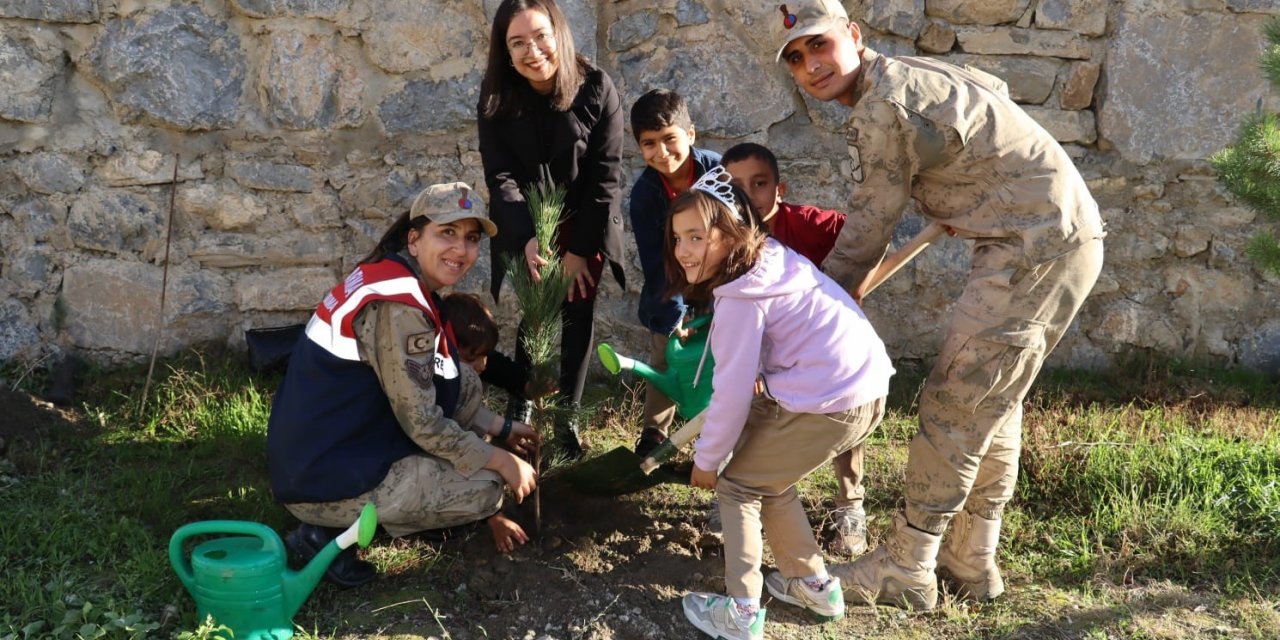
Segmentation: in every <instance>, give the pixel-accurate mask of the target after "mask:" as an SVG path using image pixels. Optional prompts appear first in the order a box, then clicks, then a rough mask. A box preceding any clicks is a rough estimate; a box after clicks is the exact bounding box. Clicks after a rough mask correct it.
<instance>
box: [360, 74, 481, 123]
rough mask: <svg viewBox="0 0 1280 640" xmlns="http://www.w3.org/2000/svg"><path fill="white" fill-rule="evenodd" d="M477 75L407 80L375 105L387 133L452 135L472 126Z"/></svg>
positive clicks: (478, 82) (478, 78) (474, 114)
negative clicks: (453, 132)
mask: <svg viewBox="0 0 1280 640" xmlns="http://www.w3.org/2000/svg"><path fill="white" fill-rule="evenodd" d="M479 86H480V73H479V72H474V73H471V74H468V75H466V76H464V77H462V78H454V79H451V80H440V81H430V80H411V81H409V82H408V83H406V84H405V85H404V88H403V89H401V90H399V91H396V92H393V93H391V94H390V95H388V96H387V97H386V98H385V99H383V101H382V104H380V105H378V119H379V120H381V121H382V128H383V129H385V130H386V132H387V133H428V132H432V131H456V130H458V129H462V128H463V127H470V126H475V119H476V101H477V100H478V96H479V93H478V91H479V90H478V87H479Z"/></svg>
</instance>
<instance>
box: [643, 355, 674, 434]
mask: <svg viewBox="0 0 1280 640" xmlns="http://www.w3.org/2000/svg"><path fill="white" fill-rule="evenodd" d="M670 339H671V338H669V337H667V336H664V335H662V334H660V333H650V334H649V362H647V363H646V364H648V365H649V366H650V367H651V368H652V369H653V370H654V371H666V370H667V341H668V340H670ZM641 418H642V419H643V420H644V424H643V425H642V428H643V427H657V428H658V429H659V430H661V431H662V432H663V433H669V432H670V431H671V423H672V422H674V421H675V419H676V403H675V402H673V401H672V400H671V398H668V397H667V396H666V394H664V393H662V392H661V391H659V390H658V387H657V386H655V385H652V384H649V383H645V385H644V415H642V416H641Z"/></svg>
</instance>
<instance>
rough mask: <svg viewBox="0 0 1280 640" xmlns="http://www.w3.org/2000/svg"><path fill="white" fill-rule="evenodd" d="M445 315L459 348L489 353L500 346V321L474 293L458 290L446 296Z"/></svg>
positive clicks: (477, 352) (478, 352)
mask: <svg viewBox="0 0 1280 640" xmlns="http://www.w3.org/2000/svg"><path fill="white" fill-rule="evenodd" d="M444 315H445V318H447V319H448V321H449V325H450V326H451V327H453V337H454V338H457V340H458V348H459V349H467V350H469V351H472V352H474V353H476V354H477V355H478V354H487V353H489V352H490V351H493V349H494V347H497V346H498V323H497V322H496V321H495V320H494V319H493V313H491V312H490V311H489V307H487V306H485V304H484V303H483V302H481V301H480V297H479V296H477V295H475V294H474V293H463V292H461V291H456V292H454V293H451V294H449V295H447V296H445V297H444Z"/></svg>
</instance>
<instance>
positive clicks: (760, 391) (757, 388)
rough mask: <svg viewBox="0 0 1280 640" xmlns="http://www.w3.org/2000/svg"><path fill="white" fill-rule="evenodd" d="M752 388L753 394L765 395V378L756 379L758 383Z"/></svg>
mask: <svg viewBox="0 0 1280 640" xmlns="http://www.w3.org/2000/svg"><path fill="white" fill-rule="evenodd" d="M752 386H753V387H754V388H753V389H752V390H751V392H752V393H754V394H755V395H757V396H758V395H762V394H763V393H764V378H756V383H755V384H754V385H752Z"/></svg>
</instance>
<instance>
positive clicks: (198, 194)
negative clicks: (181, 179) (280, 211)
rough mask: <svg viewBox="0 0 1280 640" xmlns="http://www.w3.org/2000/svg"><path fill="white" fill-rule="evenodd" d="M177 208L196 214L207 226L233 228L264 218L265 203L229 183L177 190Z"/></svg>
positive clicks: (218, 228)
mask: <svg viewBox="0 0 1280 640" xmlns="http://www.w3.org/2000/svg"><path fill="white" fill-rule="evenodd" d="M177 199H178V202H177V204H178V207H179V210H181V211H182V212H184V213H188V214H191V215H195V216H199V217H200V219H201V220H203V221H204V223H205V224H206V225H208V226H209V228H210V229H213V230H215V231H236V230H240V229H247V228H250V227H252V226H253V225H254V224H255V223H257V222H258V221H259V220H263V219H266V217H267V214H268V210H267V207H266V206H265V205H263V204H262V203H261V202H259V201H258V199H257V198H255V197H253V195H251V194H249V193H245V192H244V191H241V190H239V189H237V188H235V187H233V186H231V185H217V186H215V185H212V184H198V185H191V186H184V187H183V188H182V189H179V190H178V196H177Z"/></svg>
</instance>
